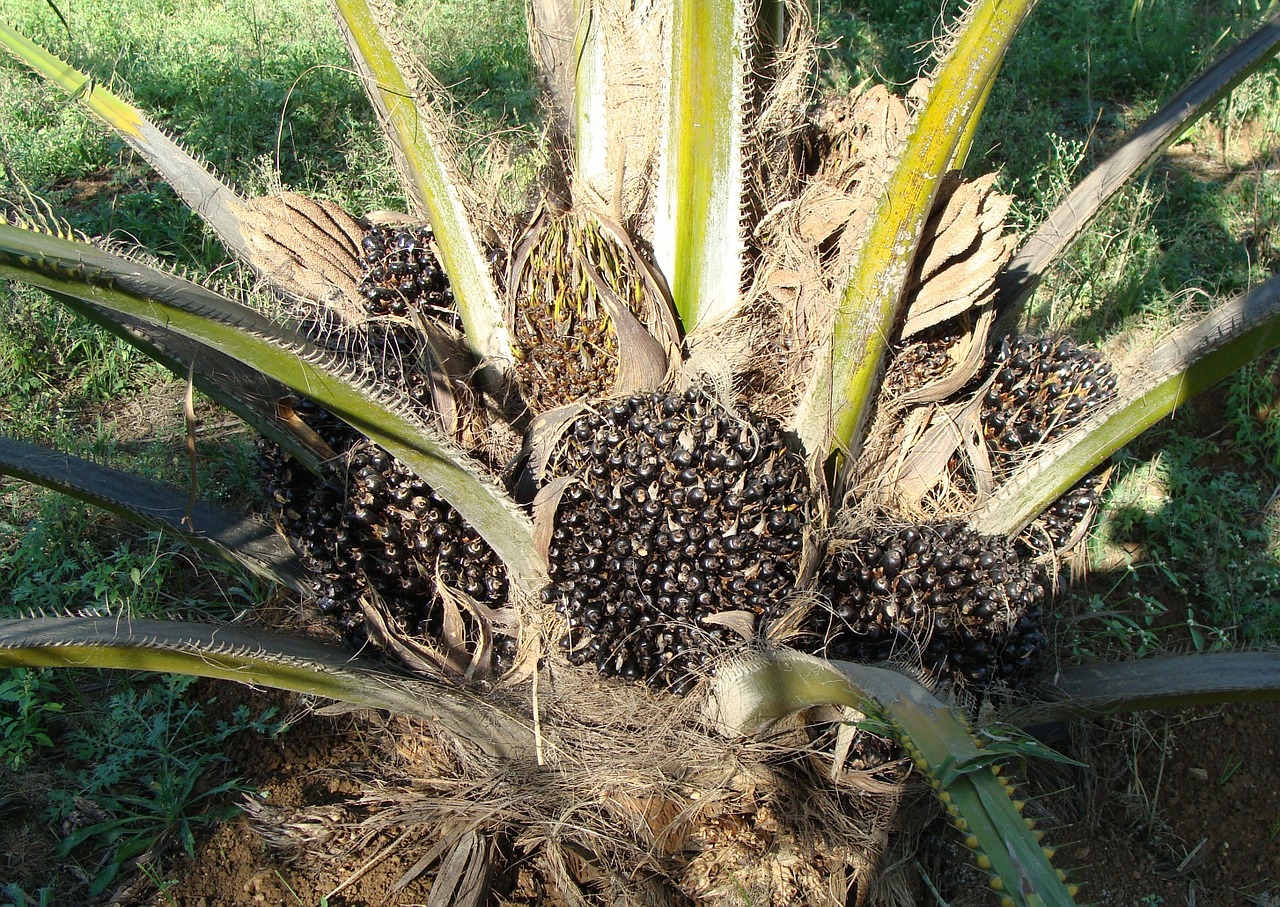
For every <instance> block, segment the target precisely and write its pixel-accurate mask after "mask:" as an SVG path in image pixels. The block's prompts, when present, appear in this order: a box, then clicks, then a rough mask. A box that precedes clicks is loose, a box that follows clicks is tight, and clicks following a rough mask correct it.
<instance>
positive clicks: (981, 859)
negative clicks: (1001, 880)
mask: <svg viewBox="0 0 1280 907" xmlns="http://www.w3.org/2000/svg"><path fill="white" fill-rule="evenodd" d="M974 863H976V864H977V865H978V868H979V869H981V870H983V871H984V872H985V871H986V870H989V869H990V868H991V858H990V857H989V856H987V855H986V854H985V853H980V854H978V858H977V859H976V860H974Z"/></svg>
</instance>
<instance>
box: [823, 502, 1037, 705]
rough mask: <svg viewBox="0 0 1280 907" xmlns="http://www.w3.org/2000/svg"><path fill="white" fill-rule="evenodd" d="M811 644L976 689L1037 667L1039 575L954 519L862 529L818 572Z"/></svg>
mask: <svg viewBox="0 0 1280 907" xmlns="http://www.w3.org/2000/svg"><path fill="white" fill-rule="evenodd" d="M818 583H819V590H820V591H821V592H823V593H824V594H825V595H826V597H827V602H828V604H827V606H826V607H818V608H815V609H814V610H813V612H812V613H811V614H810V616H809V619H808V626H807V629H808V630H809V631H810V633H812V634H813V637H812V639H813V644H814V645H813V648H814V649H815V650H816V651H817V652H819V653H821V654H823V655H826V656H827V657H829V658H852V659H887V658H891V657H893V658H898V659H907V660H910V661H912V662H915V663H918V664H919V665H920V666H921V667H922V668H923V669H924V671H925V672H926V673H927V674H928V675H929V676H930V677H932V678H933V679H934V680H936V681H938V682H944V683H957V684H961V685H968V686H972V687H976V688H981V687H983V686H985V685H987V684H989V683H991V682H992V681H995V680H1001V681H1005V682H1017V681H1018V680H1019V679H1020V678H1022V677H1023V676H1025V675H1026V674H1027V673H1029V672H1030V671H1031V669H1032V668H1033V667H1034V666H1035V663H1036V660H1037V657H1038V655H1039V653H1040V651H1041V650H1042V649H1043V648H1044V645H1045V642H1046V640H1045V637H1044V634H1043V633H1042V632H1041V631H1040V613H1041V606H1042V604H1043V602H1044V599H1045V586H1044V578H1043V575H1042V574H1041V572H1040V570H1039V568H1038V567H1036V566H1035V565H1033V564H1030V563H1028V562H1025V561H1022V560H1020V559H1019V558H1018V555H1017V553H1016V551H1015V550H1014V548H1013V546H1012V545H1011V544H1010V543H1009V542H1008V541H1007V540H1005V539H1003V538H999V537H990V536H982V535H979V534H978V533H976V532H974V531H972V530H970V529H967V528H965V527H963V526H961V525H959V524H956V523H936V524H930V525H924V526H907V527H904V528H901V529H898V530H896V531H893V530H891V531H884V532H865V533H862V534H860V535H858V536H857V537H855V538H853V539H851V540H849V541H848V542H847V543H846V544H843V545H840V546H839V547H837V548H835V549H834V551H833V553H832V554H831V555H830V556H829V558H828V559H827V561H826V563H825V564H824V566H823V568H822V569H821V571H820V574H819V581H818Z"/></svg>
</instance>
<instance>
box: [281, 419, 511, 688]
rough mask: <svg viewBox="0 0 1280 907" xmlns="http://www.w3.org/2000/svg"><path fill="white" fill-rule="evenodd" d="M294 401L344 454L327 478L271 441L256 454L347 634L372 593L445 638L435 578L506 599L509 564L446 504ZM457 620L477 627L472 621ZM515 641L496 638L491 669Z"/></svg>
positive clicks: (318, 592)
mask: <svg viewBox="0 0 1280 907" xmlns="http://www.w3.org/2000/svg"><path fill="white" fill-rule="evenodd" d="M298 408H299V410H302V411H305V413H306V419H307V421H308V422H309V423H310V424H311V425H312V427H313V428H315V429H316V430H317V432H318V433H319V434H320V435H321V437H322V438H323V439H324V440H325V442H326V443H327V444H329V445H330V447H332V448H333V449H334V450H335V451H336V452H337V453H338V454H340V461H338V462H336V463H335V464H334V469H333V471H332V474H331V476H330V478H329V480H328V481H325V480H322V479H321V478H319V477H318V476H315V475H313V474H312V473H310V472H307V471H306V470H305V469H302V468H301V467H300V466H298V465H297V464H295V463H293V462H292V461H291V460H290V459H289V457H288V456H287V455H285V454H283V452H282V451H281V450H280V449H279V448H278V447H276V446H275V445H273V444H270V443H268V442H262V443H260V446H259V450H260V459H261V462H262V465H263V469H264V473H265V475H266V479H267V490H268V494H269V495H270V496H271V499H272V501H273V502H274V504H275V515H276V518H277V519H278V520H279V522H280V525H281V528H282V530H283V531H284V533H285V535H286V536H287V537H288V538H289V539H290V541H292V542H293V544H294V546H295V547H296V548H297V550H298V551H299V553H300V554H301V555H302V560H303V564H304V566H305V567H306V568H307V570H308V572H309V573H310V574H311V575H312V591H313V592H314V594H315V604H316V607H317V610H319V611H320V613H321V614H324V615H326V616H328V617H330V618H331V619H332V620H333V621H334V622H335V624H336V626H337V628H338V630H339V632H340V633H341V634H342V636H343V639H344V640H345V641H346V642H348V643H349V644H352V645H355V646H360V645H363V644H364V643H365V642H366V635H365V627H364V623H365V619H364V614H363V610H362V609H361V606H360V598H361V596H362V595H365V594H366V593H368V592H373V593H375V594H376V602H377V603H378V606H379V607H381V608H382V609H383V611H384V616H385V617H386V618H390V619H392V620H394V622H395V625H396V626H397V627H398V629H399V630H400V631H401V632H403V633H404V634H406V635H408V636H411V637H420V638H425V639H429V640H430V639H436V640H438V639H440V638H441V633H442V625H443V619H444V618H443V608H442V604H441V600H440V591H439V590H440V587H441V586H444V587H446V588H448V589H450V590H453V591H456V592H462V593H465V594H466V595H467V596H469V597H470V598H471V599H472V600H474V601H475V602H477V603H479V604H481V605H483V606H487V607H490V608H494V607H498V606H501V605H503V604H505V603H506V599H507V592H508V581H507V574H506V569H505V567H503V565H502V563H501V561H500V560H499V559H498V557H497V555H496V554H495V553H494V551H493V549H491V548H490V547H489V545H488V544H487V543H485V542H484V541H483V540H482V539H481V538H480V536H479V534H478V533H477V532H476V531H475V530H474V529H472V528H471V526H469V525H468V524H467V523H466V522H465V521H463V520H462V518H461V516H460V515H459V514H458V512H457V511H456V510H455V509H454V508H453V507H452V506H451V505H450V504H448V503H447V502H446V501H445V500H444V499H443V498H441V497H440V496H439V495H438V494H436V492H435V491H434V490H433V489H432V488H431V487H430V486H428V485H426V484H425V483H424V482H422V481H421V480H420V479H418V478H417V477H416V476H414V475H413V473H411V472H410V471H409V469H408V468H407V467H405V466H404V465H403V464H402V463H400V462H399V461H398V460H396V459H395V458H394V457H392V456H391V455H390V454H388V453H387V452H386V451H384V450H382V449H381V448H380V447H377V446H375V445H372V444H369V443H367V442H363V441H361V439H360V436H359V435H358V434H357V433H356V432H354V431H352V430H351V429H349V428H348V427H347V426H346V425H344V424H343V423H341V422H339V421H338V420H337V419H335V418H334V417H333V416H331V415H329V414H328V413H327V412H325V411H323V410H321V409H319V408H318V407H315V406H314V405H310V404H301V405H300V406H299V407H298ZM463 619H464V623H467V629H468V631H469V632H470V634H471V635H475V629H476V628H475V627H474V626H473V624H474V619H468V617H467V616H466V615H465V614H464V616H463ZM515 649H516V640H515V639H514V638H511V637H508V636H500V637H497V638H496V639H495V643H494V651H493V668H494V670H495V672H498V673H501V671H502V670H503V669H504V668H505V667H507V666H509V665H510V664H511V662H512V661H513V659H514V655H515Z"/></svg>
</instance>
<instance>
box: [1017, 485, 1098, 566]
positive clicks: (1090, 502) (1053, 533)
mask: <svg viewBox="0 0 1280 907" xmlns="http://www.w3.org/2000/svg"><path fill="white" fill-rule="evenodd" d="M1101 491H1102V471H1101V470H1095V471H1094V472H1092V473H1090V474H1089V475H1087V476H1085V477H1084V478H1083V479H1081V480H1080V481H1079V482H1077V483H1076V485H1075V486H1074V487H1072V488H1070V489H1069V490H1068V491H1067V492H1066V494H1064V495H1062V497H1060V498H1058V499H1057V500H1056V501H1054V502H1053V503H1052V504H1050V505H1049V506H1048V507H1047V508H1046V509H1045V511H1044V513H1042V514H1040V515H1039V516H1038V517H1036V519H1035V521H1034V522H1033V523H1032V524H1031V527H1030V528H1029V529H1027V531H1025V532H1023V533H1022V534H1021V535H1020V536H1019V537H1018V544H1019V545H1021V546H1023V547H1025V548H1026V551H1027V553H1028V554H1029V555H1031V556H1032V557H1036V556H1039V555H1042V554H1045V553H1047V552H1049V551H1062V550H1063V549H1065V548H1067V547H1069V545H1070V544H1071V542H1072V541H1073V536H1075V534H1076V532H1077V530H1079V529H1080V527H1081V526H1082V525H1083V524H1084V523H1085V522H1086V521H1087V520H1090V519H1091V518H1092V517H1093V514H1094V511H1095V508H1096V507H1097V506H1098V496H1099V494H1100V493H1101Z"/></svg>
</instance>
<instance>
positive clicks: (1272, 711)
mask: <svg viewBox="0 0 1280 907" xmlns="http://www.w3.org/2000/svg"><path fill="white" fill-rule="evenodd" d="M204 686H205V688H206V689H207V690H208V695H209V696H210V697H213V696H214V695H216V705H215V706H211V709H213V708H218V709H227V710H228V711H229V710H231V709H233V708H234V707H235V706H236V705H237V704H239V703H245V704H247V705H248V706H249V708H250V709H251V710H253V711H254V712H255V713H256V712H257V711H260V710H261V709H263V708H265V707H266V706H268V705H277V706H282V707H283V709H284V710H285V711H286V712H287V711H288V709H289V708H290V707H291V703H292V702H293V700H292V697H284V696H281V695H279V694H270V693H262V692H258V691H254V690H250V689H248V688H244V687H240V686H237V685H233V684H213V683H211V682H210V683H208V684H206V685H204ZM295 705H296V704H295ZM212 717H216V714H214V715H213V716H212ZM369 719H370V716H369V714H368V713H364V712H357V713H352V714H349V715H345V716H339V717H325V716H320V715H315V714H308V715H306V716H305V717H302V718H300V719H299V720H297V721H296V722H295V723H294V724H293V725H292V726H291V727H290V729H289V730H288V731H286V732H285V733H284V734H283V735H281V737H280V738H279V739H277V740H274V741H273V740H270V739H268V738H266V737H263V736H261V735H256V734H252V735H251V734H247V733H246V734H244V735H242V736H241V737H240V738H239V739H237V740H233V741H232V744H231V746H230V750H229V752H230V755H231V756H232V758H233V759H234V761H235V763H236V765H237V766H238V769H239V771H240V773H241V775H242V777H243V778H244V779H245V780H246V781H248V782H249V783H251V784H252V785H253V786H254V787H256V789H257V790H258V791H259V792H260V796H259V797H258V798H256V800H257V802H260V803H265V804H266V805H267V806H268V807H269V808H270V809H271V810H273V811H274V812H272V813H268V814H266V815H264V816H263V817H262V818H260V819H256V820H255V819H253V818H251V817H250V816H249V815H247V814H242V815H240V816H239V817H237V818H235V819H233V820H231V821H229V822H226V823H224V824H222V825H221V826H219V827H218V828H216V829H214V830H213V831H212V832H211V833H210V834H208V835H207V836H206V837H205V838H204V839H203V840H202V841H201V842H200V843H199V847H198V849H197V851H196V857H195V859H194V860H189V859H187V858H186V857H181V858H179V859H178V860H176V861H171V862H169V863H168V865H167V866H166V867H165V870H164V871H163V873H162V874H160V875H159V878H163V879H168V880H173V881H172V884H168V885H166V886H165V888H164V890H163V891H162V892H160V893H159V894H155V888H154V886H152V887H150V891H151V892H152V893H151V894H150V895H146V896H144V897H138V896H137V895H142V894H143V891H144V890H145V886H143V887H142V888H139V887H134V886H130V887H131V889H132V891H133V892H134V893H135V895H134V896H130V894H129V893H128V892H126V891H122V892H120V895H121V897H120V900H121V901H122V902H129V903H151V904H154V905H157V907H160V905H180V907H215V905H261V904H267V905H280V907H286V905H289V907H292V905H300V904H308V905H312V904H328V905H332V907H344V905H346V907H356V905H380V904H388V905H390V904H396V905H415V904H424V903H426V902H427V898H428V897H429V894H430V887H431V878H432V875H433V873H432V872H426V873H422V874H420V875H417V876H416V877H412V874H411V873H409V871H410V870H411V869H412V868H413V867H414V866H415V863H416V862H417V860H418V859H419V857H420V856H421V855H422V854H423V853H425V852H426V851H427V850H428V849H429V848H430V847H431V846H432V845H433V844H434V843H435V840H434V839H433V838H431V837H429V836H427V835H426V834H425V833H424V832H422V831H418V832H413V831H409V832H407V833H406V834H405V836H404V837H400V836H399V832H400V831H401V830H398V829H388V830H383V831H379V832H377V833H369V834H364V833H363V832H362V830H361V828H360V826H359V820H360V819H361V818H367V810H364V811H362V808H361V807H360V806H359V804H358V802H357V801H358V800H359V797H360V796H361V795H362V794H364V793H366V792H369V791H372V790H374V789H375V788H376V785H375V784H374V783H373V782H372V781H370V780H368V777H369V776H368V773H367V772H366V773H365V778H366V780H365V781H363V782H360V781H356V780H353V779H356V778H359V777H360V776H361V770H362V768H364V767H366V766H371V765H372V764H373V763H374V762H375V761H377V762H381V761H382V760H385V759H386V758H387V752H386V751H385V748H380V747H382V744H381V743H380V742H379V741H386V740H388V739H390V735H389V733H388V729H387V728H386V727H384V726H381V723H380V722H379V720H378V719H377V718H376V716H375V717H374V720H373V726H372V727H370V726H369ZM1060 730H1061V729H1060ZM1071 730H1072V736H1073V740H1070V741H1065V743H1064V741H1055V744H1056V745H1058V746H1059V747H1060V748H1062V749H1064V750H1065V751H1067V752H1074V753H1076V754H1077V755H1079V753H1081V752H1083V753H1086V754H1089V755H1090V756H1091V762H1092V766H1091V768H1090V769H1088V770H1087V771H1086V770H1078V769H1063V770H1057V771H1055V770H1054V769H1053V768H1052V767H1050V768H1048V769H1043V770H1042V769H1040V768H1038V767H1036V766H1033V767H1032V771H1033V777H1032V779H1031V782H1030V785H1029V786H1030V788H1031V789H1032V791H1033V792H1035V793H1036V794H1037V799H1035V800H1034V801H1033V803H1032V805H1031V806H1029V807H1028V809H1029V810H1030V811H1031V812H1035V813H1037V814H1038V815H1039V817H1040V820H1041V823H1042V825H1043V827H1045V828H1046V830H1047V837H1046V843H1047V844H1053V845H1056V847H1057V849H1058V853H1057V856H1056V858H1055V862H1056V863H1057V865H1059V866H1061V867H1065V868H1067V869H1068V872H1069V876H1070V879H1071V881H1073V882H1076V883H1079V884H1080V886H1081V892H1080V902H1081V903H1093V904H1117V905H1135V907H1155V905H1163V907H1184V905H1185V907H1192V905H1197V907H1204V905H1206V904H1208V905H1260V904H1269V903H1273V901H1271V900H1268V899H1267V898H1268V892H1271V891H1276V892H1277V893H1280V788H1278V787H1277V786H1276V784H1275V783H1274V780H1273V779H1272V777H1271V772H1272V771H1273V769H1274V767H1275V765H1276V760H1277V750H1278V749H1280V708H1277V707H1276V705H1275V704H1271V703H1261V704H1245V705H1237V706H1229V707H1224V708H1217V709H1198V710H1195V711H1193V712H1190V713H1187V712H1170V713H1160V714H1156V715H1148V716H1146V717H1144V718H1143V719H1141V720H1140V721H1132V720H1131V721H1126V722H1121V721H1118V720H1111V719H1108V720H1100V721H1094V722H1086V723H1080V724H1079V725H1078V726H1077V727H1075V728H1073V729H1071ZM1077 751H1079V752H1077ZM1134 766H1136V767H1137V773H1136V774H1134V773H1133V768H1134ZM273 817H274V818H273ZM285 818H287V820H288V821H289V822H290V823H292V824H293V825H295V826H296V827H297V828H303V827H304V826H305V827H306V830H307V834H308V835H309V836H310V847H309V851H308V852H306V853H304V854H301V855H300V856H299V855H295V854H291V853H290V852H289V848H288V847H284V848H282V847H281V846H280V842H281V841H283V840H285V838H284V836H276V835H271V834H270V829H271V826H272V824H273V823H275V822H279V821H280V820H281V819H285ZM264 832H266V834H264ZM268 837H271V838H274V839H275V840H276V843H275V844H273V843H271V841H269V840H268ZM9 843H10V845H11V846H15V842H13V841H12V839H11V840H10V842H9ZM952 843H954V842H952ZM925 846H927V847H935V848H941V849H942V850H944V851H945V850H948V849H953V848H949V847H948V842H946V841H934V842H928V841H926V845H925ZM46 853H47V851H46ZM321 855H323V856H321ZM8 856H9V857H10V858H12V857H14V856H15V853H14V852H13V851H12V850H9V853H8ZM32 856H34V855H33V854H32V853H31V852H30V851H28V853H27V859H30V858H31V857H32ZM152 874H153V876H154V874H155V873H154V870H152ZM407 874H409V876H410V881H408V882H407V884H404V885H403V887H402V888H401V889H400V890H397V885H398V883H401V882H402V880H403V879H405V878H406V876H407ZM964 877H965V874H964V873H963V872H962V873H960V875H959V876H958V877H957V878H964ZM144 881H145V880H144ZM934 881H935V883H937V884H938V886H939V887H942V885H941V883H940V882H937V879H935V880H934ZM502 883H503V884H502V887H503V888H505V889H506V890H507V892H508V894H509V896H510V897H511V899H512V900H514V901H516V902H519V903H525V904H528V903H550V901H548V900H545V899H544V898H542V897H539V892H538V891H537V890H536V888H535V887H534V880H532V879H531V877H529V876H527V875H526V874H524V873H523V872H521V871H519V870H518V869H517V870H516V871H514V872H512V873H511V874H510V876H509V877H507V878H504V879H502ZM966 884H968V885H975V882H974V881H973V880H972V879H971V880H970V882H968V883H964V882H958V881H956V880H954V879H953V880H951V882H950V883H949V885H948V886H946V887H944V888H943V890H942V891H941V892H940V893H941V894H942V895H943V896H944V897H945V898H947V903H949V904H953V905H954V904H960V903H964V904H985V903H989V902H990V903H994V899H992V898H990V897H989V896H986V895H982V894H980V893H978V891H979V889H977V888H976V887H970V888H969V889H968V890H967V891H966V890H960V889H957V885H966ZM976 884H980V882H979V883H976ZM948 887H949V888H950V889H951V890H947V888H948ZM28 890H30V889H28ZM921 903H926V904H930V905H932V904H934V903H937V902H936V901H934V900H931V899H930V900H925V901H922V902H921Z"/></svg>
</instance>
